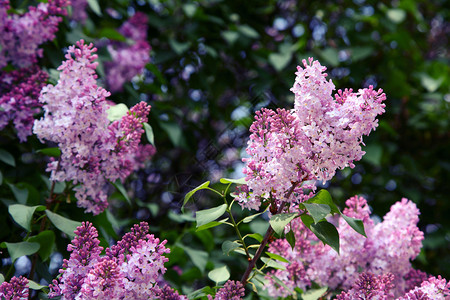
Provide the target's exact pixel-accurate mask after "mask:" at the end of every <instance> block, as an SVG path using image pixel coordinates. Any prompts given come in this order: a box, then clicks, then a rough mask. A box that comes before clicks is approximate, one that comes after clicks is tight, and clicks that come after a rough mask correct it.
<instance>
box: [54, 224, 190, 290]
mask: <svg viewBox="0 0 450 300" xmlns="http://www.w3.org/2000/svg"><path fill="white" fill-rule="evenodd" d="M75 234H76V237H75V238H74V239H73V240H72V243H71V244H70V245H69V246H68V251H70V252H72V253H71V255H70V259H69V260H65V261H64V263H63V267H62V269H61V270H60V273H61V276H60V277H59V278H58V279H56V280H54V281H53V284H51V285H50V293H49V297H51V298H54V297H59V296H62V299H107V298H110V299H156V298H157V297H158V295H160V294H161V293H166V294H167V295H169V294H170V293H169V290H168V289H165V288H162V289H161V287H160V286H159V285H158V284H159V283H160V282H159V278H160V276H161V275H162V274H164V272H165V271H166V268H165V267H164V263H165V262H167V261H168V259H167V258H166V257H165V256H163V255H164V254H165V253H169V252H170V250H169V249H168V248H166V247H165V246H164V245H165V244H166V242H167V241H162V242H160V240H159V239H158V238H155V237H154V236H153V235H152V234H149V233H148V224H147V223H145V222H142V223H141V224H140V225H135V226H134V227H133V229H132V231H131V232H130V233H127V234H126V235H125V236H124V237H123V239H122V241H121V242H119V243H118V245H116V246H112V247H111V248H107V249H106V255H105V256H100V252H101V250H102V248H101V247H99V246H98V244H99V240H98V238H97V236H98V234H97V230H96V229H95V227H93V226H92V224H91V223H89V222H83V223H82V226H80V227H78V228H77V231H75ZM125 247H128V249H125ZM162 291H163V292H162ZM172 294H173V295H175V294H177V293H175V292H173V293H172ZM177 295H178V294H177ZM178 296H179V295H178ZM163 299H166V298H163ZM167 299H186V298H184V297H181V296H179V298H167Z"/></svg>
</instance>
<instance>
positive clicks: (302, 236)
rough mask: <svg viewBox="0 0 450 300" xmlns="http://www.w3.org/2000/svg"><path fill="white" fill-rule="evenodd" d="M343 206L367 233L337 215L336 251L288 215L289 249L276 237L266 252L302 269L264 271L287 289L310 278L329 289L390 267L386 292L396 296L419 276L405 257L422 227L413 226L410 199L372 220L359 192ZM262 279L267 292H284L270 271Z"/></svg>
mask: <svg viewBox="0 0 450 300" xmlns="http://www.w3.org/2000/svg"><path fill="white" fill-rule="evenodd" d="M346 206H347V207H346V208H345V209H344V211H343V213H344V214H345V215H347V216H350V217H354V218H359V219H361V220H362V221H363V223H364V229H365V232H366V235H367V238H365V237H364V236H362V235H360V234H359V233H357V232H356V231H354V230H353V229H352V228H351V227H350V226H349V225H348V224H347V223H346V222H345V220H344V219H343V218H341V217H340V218H339V219H338V220H337V230H338V232H339V238H340V254H338V253H337V252H336V251H334V250H333V249H332V248H331V247H330V246H328V245H324V244H323V243H321V242H319V240H318V239H317V237H315V236H314V235H313V234H312V233H311V232H310V231H309V230H308V229H307V227H306V226H305V225H304V224H303V223H302V222H301V221H298V220H293V221H292V222H291V229H292V230H293V232H294V234H295V237H296V244H295V247H294V249H291V246H290V245H289V243H288V242H287V240H285V239H281V240H277V241H276V242H274V243H272V244H271V245H270V247H269V252H271V253H277V254H280V255H282V256H283V257H285V258H286V259H288V260H290V262H291V263H290V264H291V265H292V264H294V263H299V264H301V265H302V266H303V267H304V269H305V271H304V274H305V275H304V276H303V277H302V278H300V279H299V278H298V277H296V276H294V275H291V273H290V272H292V271H290V270H288V269H287V270H276V271H274V272H272V274H270V275H273V276H276V277H277V278H279V279H282V281H283V283H285V285H286V286H288V287H290V288H292V289H293V288H295V287H300V288H302V289H305V287H308V286H310V284H311V282H312V281H314V282H316V283H318V284H319V285H322V286H328V287H330V288H331V289H338V288H341V289H344V290H345V289H350V288H351V287H352V286H353V284H354V282H355V281H356V280H357V279H358V276H359V273H360V272H370V273H372V274H373V275H374V276H378V275H383V274H386V273H391V274H393V275H394V278H393V279H392V280H391V281H392V283H393V285H394V286H395V287H393V288H392V293H394V295H395V296H396V297H398V296H400V295H402V294H404V293H405V292H406V291H408V290H409V289H410V288H413V287H414V286H415V285H417V284H418V283H417V282H416V281H417V280H414V279H412V278H413V277H420V279H423V276H422V275H420V274H419V273H417V272H414V271H411V270H412V267H411V260H413V259H414V258H415V257H416V256H417V255H418V254H419V252H420V248H421V241H422V240H423V233H422V232H421V231H420V230H419V229H418V228H417V223H418V215H419V210H418V209H417V207H416V205H415V204H414V203H413V202H411V201H408V200H407V199H402V200H401V201H399V202H397V203H396V204H394V205H393V206H392V207H391V210H390V212H389V213H387V214H386V216H385V217H384V221H383V222H381V223H378V224H375V223H374V222H373V221H372V219H370V209H369V207H368V205H367V202H366V200H365V199H364V198H362V197H356V196H355V197H352V198H350V199H348V200H347V201H346ZM391 245H394V246H391ZM394 249H395V250H394ZM282 264H283V263H282ZM297 269H298V271H297V272H300V271H301V272H303V271H302V270H301V268H300V267H297ZM299 274H300V273H299ZM415 274H416V275H415ZM267 279H268V280H269V284H268V285H266V288H267V290H268V292H269V294H270V295H271V296H287V295H288V292H287V291H286V290H285V289H284V287H282V286H279V285H278V284H277V282H276V281H274V280H272V279H271V277H270V276H267ZM420 279H418V280H420ZM422 281H423V280H422ZM422 281H420V282H422ZM420 282H419V284H420Z"/></svg>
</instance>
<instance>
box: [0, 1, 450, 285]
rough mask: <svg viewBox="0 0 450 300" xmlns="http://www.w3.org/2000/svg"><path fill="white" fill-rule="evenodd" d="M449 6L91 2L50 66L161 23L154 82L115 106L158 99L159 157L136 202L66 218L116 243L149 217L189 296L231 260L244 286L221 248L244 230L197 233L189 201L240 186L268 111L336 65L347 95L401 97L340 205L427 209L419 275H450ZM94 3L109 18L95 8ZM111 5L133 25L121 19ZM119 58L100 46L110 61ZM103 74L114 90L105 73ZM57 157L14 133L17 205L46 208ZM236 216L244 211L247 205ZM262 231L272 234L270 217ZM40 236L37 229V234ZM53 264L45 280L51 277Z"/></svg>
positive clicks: (4, 141)
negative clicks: (48, 159) (127, 30)
mask: <svg viewBox="0 0 450 300" xmlns="http://www.w3.org/2000/svg"><path fill="white" fill-rule="evenodd" d="M446 2H447V1H429V0H427V1H425V0H418V1H413V0H400V1H364V0H355V1H347V0H341V1H291V0H286V1H254V0H252V1H206V0H205V1H203V0H201V1H177V0H169V1H157V0H148V1H137V2H135V1H129V0H114V1H111V0H108V1H106V0H98V2H96V1H95V0H90V1H89V3H90V6H88V8H87V10H88V15H89V18H88V19H87V20H86V22H85V23H84V24H79V23H74V22H71V21H70V20H69V19H68V18H65V20H64V22H63V23H62V24H61V25H60V30H59V32H58V33H57V38H56V39H55V40H54V41H53V42H51V43H47V44H45V45H44V47H43V48H44V57H43V58H42V60H41V65H43V66H45V68H46V69H47V70H48V71H49V73H50V74H55V71H54V69H56V68H57V67H58V66H59V65H60V64H61V61H62V60H63V55H64V52H63V50H64V49H65V47H68V46H69V45H71V44H73V43H75V42H76V41H77V40H79V39H80V38H84V39H85V40H87V41H92V42H94V43H99V42H101V41H102V40H103V39H105V38H109V39H112V40H115V39H116V40H120V39H121V38H122V37H121V36H120V34H118V33H117V31H116V29H117V28H118V27H120V25H121V24H122V23H123V22H124V21H125V20H126V19H128V16H130V15H131V14H132V13H133V12H134V11H141V12H144V13H145V14H147V15H148V17H149V31H148V35H149V42H150V44H151V46H152V52H151V57H152V60H151V63H150V64H148V65H147V67H146V72H145V74H144V76H141V77H140V78H138V79H137V80H136V81H135V82H133V83H127V84H126V86H125V89H124V92H121V93H116V94H113V95H112V96H111V97H110V99H111V100H113V101H115V102H117V103H119V102H124V103H126V104H127V105H128V106H131V105H133V104H135V103H137V102H138V101H140V100H148V102H149V103H150V104H151V105H152V111H151V113H150V118H149V119H150V120H149V123H150V124H151V126H152V127H153V131H154V134H155V143H156V147H157V154H156V156H155V157H154V158H153V160H152V164H151V165H150V166H149V167H148V168H146V169H145V170H143V171H140V172H138V173H137V174H135V175H133V176H132V178H131V179H130V180H129V182H128V183H127V185H126V188H127V190H128V191H129V196H130V198H131V199H132V200H133V201H132V205H128V204H127V203H126V202H125V201H123V196H122V195H121V194H120V193H118V192H115V193H113V195H112V197H111V201H112V205H111V210H110V212H107V213H106V212H105V213H103V214H101V215H99V216H97V217H92V216H90V215H85V214H83V212H82V211H81V210H79V209H78V208H77V209H75V208H74V207H75V204H74V198H73V196H72V197H71V198H70V196H67V195H66V196H65V197H66V198H65V199H64V201H62V203H61V205H60V208H59V212H61V214H63V215H65V216H67V217H70V219H73V220H77V221H85V220H91V221H93V222H94V225H96V226H97V227H99V228H100V233H101V237H102V243H103V245H104V246H106V245H107V244H108V242H109V241H110V240H111V239H116V238H117V237H118V236H120V235H121V233H123V230H127V228H129V227H130V226H131V224H133V223H135V222H137V220H147V221H149V223H150V225H151V228H152V230H153V232H154V233H155V234H157V235H159V236H161V237H162V238H167V239H168V240H169V244H168V245H170V246H171V248H172V253H171V254H170V262H169V265H168V266H169V271H168V278H169V279H171V280H172V281H173V282H174V283H175V284H178V286H181V285H182V284H185V285H191V286H196V285H197V286H198V287H201V286H202V281H201V280H202V279H201V278H202V276H203V275H204V272H205V270H210V269H212V268H213V265H215V266H217V265H218V264H220V263H225V264H227V265H228V266H229V268H230V270H231V271H232V272H231V276H232V278H235V279H238V278H239V277H240V276H241V275H240V274H242V270H243V266H245V260H244V265H243V263H242V262H243V261H239V260H236V259H235V258H233V257H229V256H222V254H221V251H220V250H217V249H220V244H221V243H222V241H223V240H225V239H227V238H228V239H229V238H230V237H231V236H232V235H233V234H234V232H233V231H232V230H229V231H228V230H226V229H221V227H217V228H215V229H211V230H205V231H199V232H195V227H194V226H193V225H192V223H190V222H189V221H192V217H189V215H180V214H179V210H180V207H181V204H182V202H183V198H184V195H185V194H186V193H187V192H188V191H190V190H191V189H192V188H194V187H196V186H198V185H199V184H200V183H202V182H204V181H206V180H211V181H212V182H216V181H218V179H219V178H220V177H230V176H231V177H233V176H234V177H239V173H240V169H241V167H242V165H241V163H240V157H241V156H242V154H243V153H244V151H243V149H245V146H246V141H247V139H248V127H249V126H250V124H251V122H252V118H253V113H254V111H255V110H257V109H259V108H261V107H271V108H275V107H286V108H291V107H293V100H294V99H293V94H292V93H291V92H290V91H289V89H290V88H291V86H292V85H293V82H294V78H295V74H294V72H295V71H296V66H297V65H299V64H300V63H301V59H303V58H307V57H309V56H313V57H314V58H316V59H319V60H320V61H321V63H322V64H323V65H326V66H327V67H328V72H329V78H331V79H332V80H333V82H334V83H335V85H336V87H337V88H338V89H339V88H342V89H343V88H345V87H348V88H353V89H354V90H356V89H358V88H360V87H368V85H370V84H373V85H374V86H376V87H377V88H383V89H384V91H385V93H386V95H387V100H386V114H384V115H383V116H381V118H380V123H379V124H380V126H379V127H378V129H377V130H376V132H373V133H372V134H371V136H370V137H368V138H366V139H365V140H364V142H365V144H366V145H367V146H366V148H365V150H366V151H367V154H366V156H365V157H364V158H363V160H362V161H361V162H357V163H356V167H355V168H354V169H345V170H343V171H341V172H339V174H338V175H337V176H336V177H335V178H334V179H333V180H332V182H330V183H327V186H328V190H329V191H330V193H331V195H332V196H333V199H334V200H337V201H338V202H339V203H340V204H341V206H343V204H344V201H345V200H346V199H347V198H348V197H350V196H353V195H355V194H359V195H363V196H365V197H366V198H367V199H368V200H369V204H370V206H371V207H372V209H373V211H374V214H376V215H378V216H383V215H384V214H385V213H386V212H387V211H388V209H389V207H390V206H391V205H392V204H393V203H395V202H396V201H398V200H400V199H401V198H402V197H407V198H409V199H411V200H413V201H414V202H415V203H417V205H418V207H419V208H420V210H421V213H422V214H421V216H420V223H419V227H420V229H421V230H422V231H424V232H425V241H424V247H423V253H421V255H420V256H419V258H418V259H417V260H416V261H415V262H414V265H415V266H416V267H417V268H420V269H422V270H424V271H427V272H430V273H432V274H434V275H438V274H441V275H443V276H444V277H446V278H450V220H449V218H448V216H449V214H450V201H449V197H448V195H449V194H450V189H449V186H450V184H449V183H450V178H449V171H450V161H449V155H448V153H449V149H450V143H449V141H450V139H449V138H450V134H449V132H450V131H449V117H450V115H449V106H450V88H449V87H450V67H449V58H450V54H449V52H448V49H449V48H448V37H449V30H450V26H449V23H448V20H449V9H448V5H446V4H448V3H446ZM93 3H98V4H99V7H100V11H97V12H95V11H94V10H92V8H94V7H95V5H93ZM29 4H31V3H29V2H28V1H15V2H13V3H12V6H13V7H14V8H18V9H23V8H25V7H26V6H27V5H29ZM109 8H112V9H114V10H116V11H117V12H118V13H119V15H120V18H113V17H111V16H110V15H109V14H108V13H107V9H109ZM109 59H110V57H109V56H108V53H107V51H105V50H104V49H102V48H100V50H99V60H100V62H101V63H103V62H105V61H108V60H109ZM100 66H102V64H101V65H100ZM99 74H100V76H99V77H100V80H101V81H102V80H103V79H104V72H103V71H102V68H101V67H100V68H99ZM56 79H57V77H55V76H53V77H52V80H53V81H55V80H56ZM43 147H44V145H42V144H40V143H39V141H38V140H37V139H36V138H35V137H33V138H31V141H30V142H29V143H26V144H19V143H18V141H17V139H15V138H14V133H13V131H12V130H11V129H9V131H8V130H6V131H3V132H1V137H0V148H1V149H4V150H6V151H8V152H9V153H12V154H13V156H14V159H15V162H16V166H15V167H13V166H11V165H8V164H7V163H5V161H6V160H7V158H4V155H1V157H0V160H1V161H2V162H0V168H1V172H2V173H1V174H2V180H0V181H1V182H2V185H1V188H0V191H1V192H0V197H2V202H3V204H4V205H9V204H11V203H14V202H15V201H19V202H20V201H23V202H24V203H26V204H28V205H41V204H45V200H44V199H45V197H46V196H47V195H48V187H47V186H46V184H47V183H46V181H45V180H44V179H42V175H43V174H45V172H44V170H45V160H44V159H45V156H44V155H42V154H40V153H37V152H36V151H37V150H38V149H41V148H43ZM0 154H1V153H0ZM45 176H48V174H46V175H45ZM8 185H10V186H8ZM63 188H64V187H61V189H63ZM18 191H19V192H18ZM20 191H22V194H20ZM18 193H19V194H18ZM23 193H27V194H26V195H25V196H24V194H23ZM20 197H22V198H21V199H22V200H19V198H20ZM23 197H25V198H23ZM195 198H196V202H195V204H191V206H188V210H196V209H202V208H208V207H213V206H216V205H217V204H218V203H219V200H217V199H215V198H214V197H213V196H211V195H210V194H207V193H199V194H198V195H197V194H196V197H195ZM0 205H2V204H0ZM236 214H238V215H239V214H242V212H240V209H238V210H236ZM252 224H253V225H252ZM246 226H248V225H246ZM250 226H252V228H251V229H252V230H256V231H260V232H263V231H264V228H263V227H264V225H263V222H262V221H260V222H255V223H254V222H252V223H250ZM37 227H38V224H34V225H32V230H35V231H36V230H37ZM0 228H2V230H1V231H0V241H8V242H18V241H21V240H22V238H23V237H24V232H23V231H22V229H21V228H19V227H17V226H16V225H15V224H14V222H13V221H12V219H11V217H10V216H9V214H8V210H7V209H6V206H3V207H2V209H1V210H0ZM246 228H247V230H250V228H249V227H246ZM55 241H56V242H55V247H56V248H54V250H57V251H60V252H62V253H64V251H65V245H67V243H68V241H69V240H68V239H66V238H64V237H61V235H60V234H59V233H57V237H56V240H55ZM211 241H214V242H213V243H211ZM187 245H189V247H188V246H187ZM4 252H6V251H4ZM2 257H6V254H5V253H3V254H2ZM218 257H219V258H220V259H219V258H218ZM46 263H47V264H48V261H47V262H42V263H41V268H40V269H39V270H38V273H39V275H40V276H42V277H44V278H47V279H49V278H51V275H52V274H48V271H45V270H46V267H45V264H46ZM174 265H177V266H181V267H182V268H183V269H184V270H185V272H184V273H183V275H182V276H181V277H178V276H177V274H176V273H175V271H173V270H172V269H170V267H171V266H174ZM4 269H7V266H6V265H4V266H0V270H1V271H2V273H5V272H3V271H4ZM185 289H188V288H187V287H186V286H185Z"/></svg>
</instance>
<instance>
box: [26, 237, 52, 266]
mask: <svg viewBox="0 0 450 300" xmlns="http://www.w3.org/2000/svg"><path fill="white" fill-rule="evenodd" d="M27 242H31V243H33V242H35V243H38V244H39V245H40V248H39V252H38V253H39V256H40V257H41V259H42V261H46V260H47V259H48V258H49V257H50V254H52V252H53V251H52V250H53V244H54V243H55V233H54V232H53V231H52V230H45V231H42V232H40V233H39V234H38V235H36V236H32V237H30V238H28V240H27Z"/></svg>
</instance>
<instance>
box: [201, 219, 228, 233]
mask: <svg viewBox="0 0 450 300" xmlns="http://www.w3.org/2000/svg"><path fill="white" fill-rule="evenodd" d="M226 221H228V218H225V219H222V220H220V221H212V222H209V223H208V224H205V225H202V226H198V227H197V229H196V230H195V231H196V232H197V231H202V230H205V229H209V228H213V227H216V226H219V225H222V224H224V223H225V222H226Z"/></svg>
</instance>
